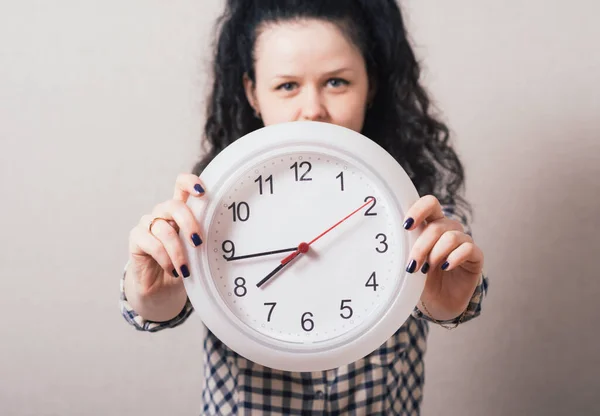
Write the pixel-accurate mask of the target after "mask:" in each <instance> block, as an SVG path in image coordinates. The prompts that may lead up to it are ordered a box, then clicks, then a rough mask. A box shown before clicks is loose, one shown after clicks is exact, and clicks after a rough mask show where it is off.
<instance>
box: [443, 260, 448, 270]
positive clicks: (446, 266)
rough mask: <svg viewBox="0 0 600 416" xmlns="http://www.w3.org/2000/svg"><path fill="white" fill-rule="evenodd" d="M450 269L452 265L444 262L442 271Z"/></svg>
mask: <svg viewBox="0 0 600 416" xmlns="http://www.w3.org/2000/svg"><path fill="white" fill-rule="evenodd" d="M448 267H450V263H448V262H447V261H446V262H444V264H442V270H446V269H447V268H448Z"/></svg>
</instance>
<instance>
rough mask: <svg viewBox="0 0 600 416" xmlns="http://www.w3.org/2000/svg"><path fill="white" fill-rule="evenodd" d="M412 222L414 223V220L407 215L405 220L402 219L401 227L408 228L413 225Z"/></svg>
mask: <svg viewBox="0 0 600 416" xmlns="http://www.w3.org/2000/svg"><path fill="white" fill-rule="evenodd" d="M414 223H415V220H414V219H413V218H412V217H408V218H407V219H406V221H404V225H403V227H404V229H405V230H408V229H409V228H410V227H412V226H413V224H414Z"/></svg>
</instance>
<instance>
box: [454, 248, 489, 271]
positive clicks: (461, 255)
mask: <svg viewBox="0 0 600 416" xmlns="http://www.w3.org/2000/svg"><path fill="white" fill-rule="evenodd" d="M446 261H447V262H448V266H447V267H446V269H445V270H446V271H450V270H453V269H455V268H457V267H463V268H464V269H466V270H468V271H469V272H471V273H480V272H481V271H482V270H483V252H482V251H481V249H480V248H479V247H477V246H476V245H475V244H474V243H472V242H466V243H462V244H461V245H460V246H458V247H457V248H456V249H455V250H454V251H452V252H451V253H450V254H449V255H448V259H447V260H446Z"/></svg>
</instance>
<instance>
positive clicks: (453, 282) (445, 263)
mask: <svg viewBox="0 0 600 416" xmlns="http://www.w3.org/2000/svg"><path fill="white" fill-rule="evenodd" d="M420 224H423V226H424V228H423V231H422V234H421V235H420V236H419V238H418V239H417V240H416V242H415V244H414V245H413V247H412V250H411V252H410V257H409V261H408V265H407V267H406V270H407V271H408V272H409V273H414V272H415V271H418V270H420V271H421V272H422V273H424V274H425V273H426V274H427V279H426V282H425V288H424V290H423V293H422V294H421V301H422V302H424V303H425V305H426V308H427V310H422V309H423V308H421V307H420V308H419V309H421V312H423V313H425V314H426V315H428V316H430V318H433V319H435V320H438V321H445V320H450V319H454V318H456V317H458V316H460V315H461V314H462V313H463V311H464V310H465V309H466V308H467V306H468V304H469V300H470V299H471V296H472V295H473V292H474V291H475V288H476V287H477V284H478V283H479V280H480V278H481V275H482V271H483V252H482V251H481V249H480V248H479V247H477V245H475V243H474V242H473V239H472V238H471V237H470V236H469V235H468V234H465V232H464V228H463V226H462V224H461V223H460V222H458V221H455V220H453V219H450V218H446V216H444V213H443V211H442V206H441V205H440V202H439V201H438V200H437V198H436V197H434V196H432V195H427V196H424V197H422V198H420V199H419V200H418V201H417V202H415V204H414V205H413V206H412V207H411V208H410V209H409V210H408V212H407V213H406V220H405V222H404V228H406V229H407V230H414V229H415V228H417V227H419V225H420Z"/></svg>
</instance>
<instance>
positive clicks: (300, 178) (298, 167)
mask: <svg viewBox="0 0 600 416" xmlns="http://www.w3.org/2000/svg"><path fill="white" fill-rule="evenodd" d="M305 168H306V171H305V172H304V173H303V174H302V175H301V176H299V170H301V169H305ZM290 169H294V174H295V177H296V182H298V181H312V178H307V177H306V175H307V174H308V172H310V170H311V169H312V165H311V164H310V162H302V163H300V165H298V162H296V163H294V164H293V165H292V166H290Z"/></svg>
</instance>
